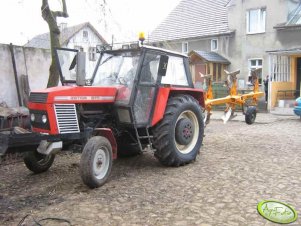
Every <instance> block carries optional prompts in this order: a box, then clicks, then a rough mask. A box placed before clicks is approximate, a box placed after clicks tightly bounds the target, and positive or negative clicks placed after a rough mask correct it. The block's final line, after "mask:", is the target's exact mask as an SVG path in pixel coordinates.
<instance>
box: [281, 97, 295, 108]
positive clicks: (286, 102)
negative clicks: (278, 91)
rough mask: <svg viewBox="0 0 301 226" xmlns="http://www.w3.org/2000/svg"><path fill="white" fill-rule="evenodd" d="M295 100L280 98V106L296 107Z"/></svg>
mask: <svg viewBox="0 0 301 226" xmlns="http://www.w3.org/2000/svg"><path fill="white" fill-rule="evenodd" d="M294 103H295V100H292V99H291V100H278V107H281V108H291V107H294Z"/></svg>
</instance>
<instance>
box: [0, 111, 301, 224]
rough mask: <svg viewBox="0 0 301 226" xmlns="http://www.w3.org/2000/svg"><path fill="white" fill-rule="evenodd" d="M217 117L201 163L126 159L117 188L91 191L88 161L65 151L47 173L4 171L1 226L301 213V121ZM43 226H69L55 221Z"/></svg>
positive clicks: (250, 219)
mask: <svg viewBox="0 0 301 226" xmlns="http://www.w3.org/2000/svg"><path fill="white" fill-rule="evenodd" d="M219 118H220V113H219V112H217V113H214V115H213V120H212V121H211V123H210V124H209V125H208V126H207V128H206V129H205V134H206V136H205V138H204V143H203V147H202V148H201V151H200V154H199V155H198V157H197V160H196V161H195V162H194V163H192V164H189V165H186V166H183V167H179V168H173V167H171V168H168V167H164V166H162V165H160V163H159V162H158V161H157V160H156V159H155V158H154V157H153V154H152V153H151V152H146V153H144V154H143V155H139V156H136V157H132V158H124V159H118V160H116V161H115V162H114V164H113V170H112V174H111V177H110V179H109V181H108V182H107V183H106V184H105V185H104V186H103V187H101V188H98V189H94V190H90V189H88V188H87V187H86V186H85V185H84V184H83V183H82V181H81V178H80V175H79V159H80V154H74V153H70V152H64V153H61V154H60V155H58V156H57V158H56V160H55V163H54V165H53V166H52V167H51V168H50V170H49V171H48V172H46V173H43V174H39V175H34V174H32V173H31V172H30V171H29V170H27V169H26V167H25V166H24V164H23V163H22V162H16V163H13V164H2V165H1V166H0V225H17V224H18V223H19V222H20V221H21V219H22V218H23V217H24V216H26V215H27V214H30V217H28V218H26V219H25V221H24V222H25V224H24V225H33V223H34V222H33V218H32V217H34V218H35V219H36V220H39V219H42V218H46V217H52V218H64V219H67V220H69V221H70V222H71V224H72V225H202V226H205V225H206V226H209V225H214V226H215V225H231V226H232V225H234V226H235V225H239V226H240V225H248V226H252V225H254V226H260V225H277V224H275V223H271V222H269V221H267V220H266V219H264V218H262V217H261V216H260V215H259V214H258V213H257V210H256V208H257V204H258V202H260V201H261V200H264V199H276V200H279V201H283V202H285V203H289V204H291V205H292V206H293V207H295V209H296V210H297V212H298V213H299V214H300V213H301V195H300V194H301V173H300V171H301V164H300V162H301V136H300V134H301V120H300V119H299V118H297V117H294V116H275V115H271V114H264V113H261V114H258V115H257V119H256V123H255V124H253V125H251V126H250V125H247V124H245V123H244V119H243V117H241V116H238V117H236V118H235V119H233V120H232V121H230V122H228V123H227V124H226V125H224V124H223V123H222V121H221V120H220V119H219ZM41 225H68V224H66V223H61V222H58V221H54V220H48V221H43V222H41ZM291 225H301V220H300V219H298V220H297V221H296V222H295V223H293V224H291Z"/></svg>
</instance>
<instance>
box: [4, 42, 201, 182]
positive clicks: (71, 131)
mask: <svg viewBox="0 0 301 226" xmlns="http://www.w3.org/2000/svg"><path fill="white" fill-rule="evenodd" d="M56 55H57V64H58V65H59V71H60V76H61V83H62V86H60V87H55V88H48V89H43V90H39V91H35V92H32V93H31V94H30V101H29V104H28V108H29V110H30V120H31V125H32V131H31V132H28V131H26V130H22V129H18V128H17V129H16V128H14V129H13V130H11V131H2V133H1V135H0V155H1V154H2V155H4V154H5V153H9V152H13V151H16V150H17V151H18V152H24V162H25V165H26V166H27V168H28V169H29V170H31V171H33V172H34V173H41V172H44V171H46V170H48V169H49V168H50V167H51V165H52V163H53V161H54V158H55V154H56V153H57V152H58V151H60V150H61V149H62V147H63V144H68V143H70V142H75V143H81V144H83V145H84V148H83V152H82V155H81V160H80V173H81V177H82V180H83V182H84V183H85V184H86V185H87V186H89V187H90V188H95V187H99V186H101V185H103V184H104V183H105V182H106V180H107V179H108V177H109V175H110V172H111V167H112V162H113V160H114V159H116V158H117V156H122V155H135V154H138V153H140V152H142V150H144V149H145V148H146V147H151V148H153V149H154V150H155V152H154V153H155V156H156V158H157V159H158V160H159V161H160V162H161V163H162V164H164V165H166V166H181V165H184V164H187V163H190V162H192V161H194V160H195V159H196V156H197V154H198V152H199V150H200V148H201V145H202V140H203V134H204V121H203V114H202V112H203V108H204V107H205V106H204V96H203V91H202V90H200V89H195V88H194V85H193V83H192V77H191V74H190V70H189V62H188V58H187V56H185V55H182V54H179V53H176V52H172V51H167V50H164V49H160V48H155V47H148V46H137V45H136V48H128V49H119V50H104V51H101V53H100V54H99V55H100V57H99V59H98V62H97V66H96V68H95V69H94V72H93V74H92V75H87V76H85V68H89V66H90V65H85V59H86V58H85V54H84V53H83V52H77V51H76V50H70V49H62V48H61V49H57V51H56Z"/></svg>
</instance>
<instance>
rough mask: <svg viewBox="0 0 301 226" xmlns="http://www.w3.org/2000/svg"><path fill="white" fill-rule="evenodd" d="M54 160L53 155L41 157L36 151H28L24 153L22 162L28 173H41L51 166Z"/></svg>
mask: <svg viewBox="0 0 301 226" xmlns="http://www.w3.org/2000/svg"><path fill="white" fill-rule="evenodd" d="M54 158H55V155H43V154H40V153H39V152H37V151H30V152H26V153H25V155H24V158H23V160H24V163H25V165H26V167H27V168H28V169H29V170H30V171H32V172H34V173H42V172H45V171H47V170H48V169H49V168H50V167H51V166H52V163H53V161H54Z"/></svg>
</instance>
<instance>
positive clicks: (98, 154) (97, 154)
mask: <svg viewBox="0 0 301 226" xmlns="http://www.w3.org/2000/svg"><path fill="white" fill-rule="evenodd" d="M112 161H113V158H112V146H111V143H110V142H109V141H108V139H107V138H105V137H101V136H95V137H92V138H90V139H89V140H88V142H87V143H86V145H85V147H84V150H83V153H82V156H81V160H80V174H81V178H82V180H83V182H84V183H85V184H86V185H87V186H88V187H90V188H97V187H100V186H102V185H103V184H104V183H105V182H106V181H107V179H108V177H109V176H110V173H111V168H112Z"/></svg>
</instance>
